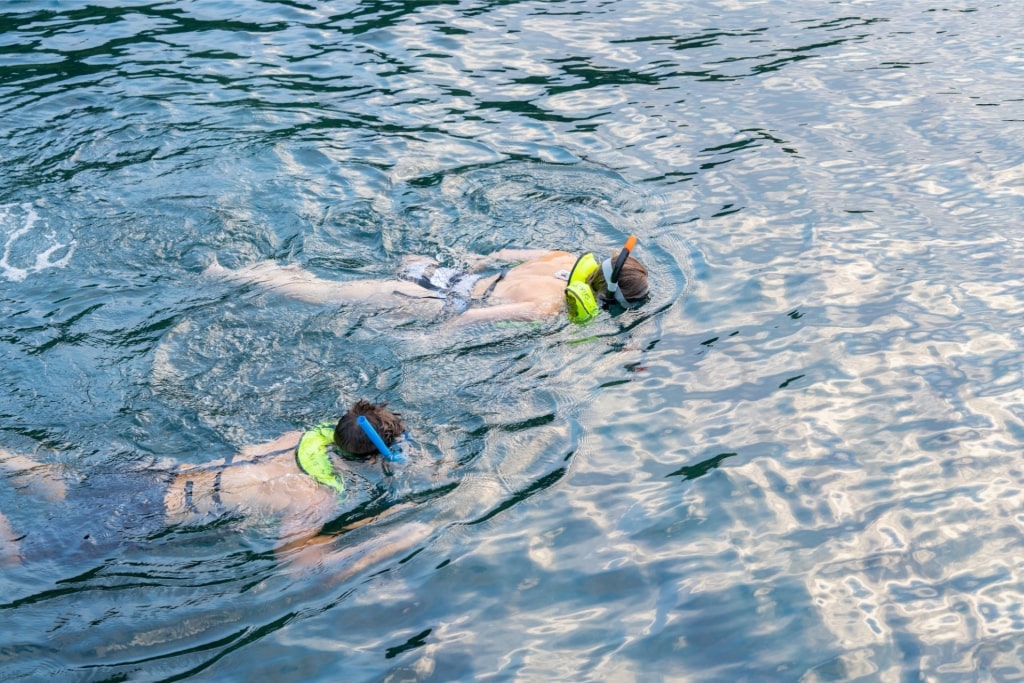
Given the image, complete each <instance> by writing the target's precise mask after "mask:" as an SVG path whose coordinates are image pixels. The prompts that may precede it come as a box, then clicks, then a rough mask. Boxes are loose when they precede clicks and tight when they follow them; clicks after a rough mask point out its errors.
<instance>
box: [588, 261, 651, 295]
mask: <svg viewBox="0 0 1024 683" xmlns="http://www.w3.org/2000/svg"><path fill="white" fill-rule="evenodd" d="M591 286H593V287H594V290H595V291H598V290H600V291H602V292H607V291H608V285H607V284H606V283H605V281H604V275H603V274H602V273H601V270H600V269H598V271H597V273H596V274H595V275H594V279H593V282H591ZM619 291H621V292H622V296H624V297H625V298H626V301H628V302H630V303H636V302H640V301H643V300H644V299H646V298H647V295H648V293H649V292H650V289H649V285H648V283H647V268H646V267H644V264H642V263H640V262H639V261H637V260H636V259H635V258H633V257H632V256H629V257H627V258H626V262H625V263H623V264H622V270H621V271H619Z"/></svg>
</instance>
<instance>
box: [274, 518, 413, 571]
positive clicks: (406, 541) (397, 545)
mask: <svg viewBox="0 0 1024 683" xmlns="http://www.w3.org/2000/svg"><path fill="white" fill-rule="evenodd" d="M409 507H412V504H402V505H395V506H393V507H390V508H388V509H387V510H384V511H383V512H381V513H380V514H377V515H373V516H372V517H367V518H365V519H361V520H358V521H356V522H353V523H352V524H349V525H347V526H345V527H344V528H343V529H341V530H339V531H338V532H337V533H332V534H324V533H319V534H315V535H313V536H307V537H305V538H296V539H293V540H292V541H290V542H288V543H286V544H285V545H282V546H281V547H279V548H278V549H277V551H276V554H277V556H278V558H280V559H281V560H282V561H283V562H285V563H287V565H288V569H289V572H290V573H292V574H303V573H306V572H310V571H326V572H328V573H329V574H330V577H329V580H328V581H327V583H328V584H334V583H338V582H340V581H344V580H346V579H348V578H350V577H351V576H354V575H356V574H358V573H359V572H361V571H364V570H365V569H366V568H367V567H369V566H371V565H374V564H377V563H379V562H381V561H383V560H385V559H388V558H393V557H396V556H397V555H398V554H399V553H402V552H406V551H408V550H410V549H411V548H412V547H413V546H415V545H416V544H417V543H420V542H422V541H424V540H426V538H427V537H428V536H429V535H430V533H431V532H432V531H433V529H432V528H431V527H430V526H428V525H426V524H423V523H421V522H405V523H401V524H391V525H389V526H388V527H387V528H385V529H384V530H383V531H380V532H379V533H375V534H370V535H369V536H368V538H367V540H364V541H362V542H360V543H358V544H355V545H351V546H346V547H342V548H339V544H340V541H341V539H343V538H345V537H346V536H348V534H349V533H350V532H353V531H355V530H356V529H358V528H360V527H367V526H375V525H376V524H377V523H379V522H380V521H381V520H382V519H384V518H385V517H390V516H391V515H393V514H394V513H396V512H399V511H401V510H404V509H406V508H409Z"/></svg>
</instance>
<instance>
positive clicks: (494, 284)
mask: <svg viewBox="0 0 1024 683" xmlns="http://www.w3.org/2000/svg"><path fill="white" fill-rule="evenodd" d="M506 275H508V268H502V269H501V272H500V273H498V277H496V278H494V282H492V283H491V284H489V285H487V289H485V290H484V293H483V296H481V297H480V301H487V297H489V296H490V295H491V292H493V291H494V288H495V287H497V286H498V283H499V282H501V281H502V280H504V279H505V276H506Z"/></svg>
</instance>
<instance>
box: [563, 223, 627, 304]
mask: <svg viewBox="0 0 1024 683" xmlns="http://www.w3.org/2000/svg"><path fill="white" fill-rule="evenodd" d="M635 246H636V235H630V236H629V239H627V240H626V244H625V245H623V247H622V251H620V252H619V255H618V256H617V257H616V258H615V263H614V264H613V263H612V260H611V259H610V258H609V259H605V260H604V262H603V263H601V264H598V262H597V259H596V258H595V257H594V254H593V253H592V252H587V253H586V254H583V256H580V257H579V258H578V259H576V265H574V266H573V267H572V271H571V272H570V273H569V284H568V285H567V286H566V288H565V303H566V306H567V308H568V310H569V320H571V321H572V322H574V323H585V322H587V321H589V320H591V319H592V318H594V316H596V315H597V312H598V311H599V310H601V306H600V305H599V304H598V301H597V295H596V294H594V288H593V287H591V286H590V279H591V278H592V277H593V276H594V274H595V273H596V272H597V269H598V268H600V269H601V273H602V275H604V281H605V284H606V285H607V287H608V291H609V292H610V293H611V294H613V295H614V296H615V300H616V301H618V302H619V305H621V306H622V307H623V308H629V307H630V303H629V302H628V301H626V297H625V296H623V294H622V290H620V289H619V274H620V273H621V272H622V266H623V265H625V263H626V259H627V258H629V254H630V253H631V252H632V251H633V247H635Z"/></svg>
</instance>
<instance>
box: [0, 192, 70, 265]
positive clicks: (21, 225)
mask: <svg viewBox="0 0 1024 683" xmlns="http://www.w3.org/2000/svg"><path fill="white" fill-rule="evenodd" d="M0 235H2V239H4V240H5V241H4V247H3V256H2V257H0V274H2V275H3V277H4V278H5V279H7V280H9V281H11V282H21V281H22V280H24V279H25V278H26V277H28V276H29V275H30V274H31V273H38V272H40V271H43V270H46V269H47V268H63V267H64V266H66V265H67V264H68V263H70V262H71V257H72V255H74V253H75V246H76V244H77V241H76V240H69V241H68V242H66V243H65V242H58V241H57V234H56V233H55V232H53V231H52V230H46V226H45V224H44V223H43V221H41V220H40V218H39V214H38V213H36V210H35V207H33V206H32V205H31V204H7V205H3V206H0ZM19 241H28V242H29V253H28V258H17V257H16V256H15V254H14V248H15V245H16V244H17V243H18V242H19ZM36 249H39V251H37V252H36V253H35V254H32V253H31V252H32V251H34V250H36ZM19 251H21V250H19ZM61 252H63V255H62V256H60V257H59V258H56V259H55V258H54V254H60V253H61ZM33 256H34V259H35V260H34V261H32V257H33ZM12 259H13V260H17V261H28V263H22V264H21V265H20V266H19V265H17V264H16V263H14V262H12Z"/></svg>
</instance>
